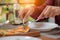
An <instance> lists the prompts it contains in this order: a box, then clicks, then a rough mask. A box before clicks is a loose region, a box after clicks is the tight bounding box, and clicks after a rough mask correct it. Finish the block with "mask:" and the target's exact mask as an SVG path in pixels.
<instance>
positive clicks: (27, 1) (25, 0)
mask: <svg viewBox="0 0 60 40" xmlns="http://www.w3.org/2000/svg"><path fill="white" fill-rule="evenodd" d="M18 3H25V4H26V3H28V4H29V3H35V0H18Z"/></svg>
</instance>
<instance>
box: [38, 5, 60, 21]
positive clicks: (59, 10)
mask: <svg viewBox="0 0 60 40" xmlns="http://www.w3.org/2000/svg"><path fill="white" fill-rule="evenodd" d="M59 14H60V7H57V6H47V7H46V8H45V9H44V10H43V12H42V13H41V14H40V15H39V17H38V18H37V20H39V19H44V18H49V17H55V16H57V15H59Z"/></svg>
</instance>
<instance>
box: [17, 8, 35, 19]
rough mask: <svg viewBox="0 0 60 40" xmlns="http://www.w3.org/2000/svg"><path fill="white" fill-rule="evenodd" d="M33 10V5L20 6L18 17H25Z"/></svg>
mask: <svg viewBox="0 0 60 40" xmlns="http://www.w3.org/2000/svg"><path fill="white" fill-rule="evenodd" d="M33 12H34V7H29V8H22V9H21V10H19V11H18V13H19V17H20V19H24V20H25V19H26V18H27V17H28V16H30V15H31V14H32V13H33Z"/></svg>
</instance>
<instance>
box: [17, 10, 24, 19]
mask: <svg viewBox="0 0 60 40" xmlns="http://www.w3.org/2000/svg"><path fill="white" fill-rule="evenodd" d="M24 12H25V9H20V10H19V11H18V13H19V18H20V19H23V14H24Z"/></svg>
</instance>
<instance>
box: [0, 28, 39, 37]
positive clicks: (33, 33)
mask: <svg viewBox="0 0 60 40" xmlns="http://www.w3.org/2000/svg"><path fill="white" fill-rule="evenodd" d="M1 36H3V35H0V37H1ZM4 36H33V37H35V36H40V31H38V30H32V29H31V30H30V31H29V32H27V33H19V34H11V35H7V34H6V35H4Z"/></svg>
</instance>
